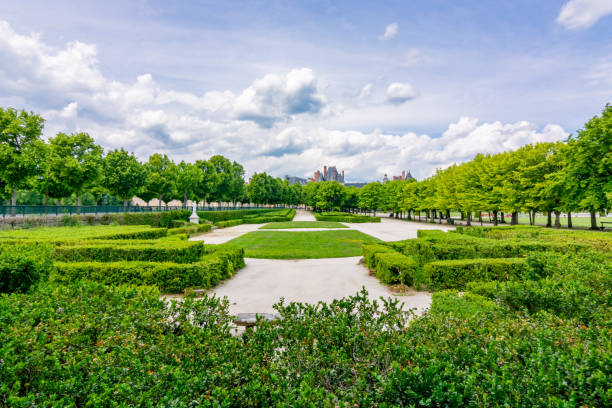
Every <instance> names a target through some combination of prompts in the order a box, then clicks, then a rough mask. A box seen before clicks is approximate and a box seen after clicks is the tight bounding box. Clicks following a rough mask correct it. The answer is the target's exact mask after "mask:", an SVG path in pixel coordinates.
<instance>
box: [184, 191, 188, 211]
mask: <svg viewBox="0 0 612 408" xmlns="http://www.w3.org/2000/svg"><path fill="white" fill-rule="evenodd" d="M183 207H185V208H187V192H186V191H185V192H184V193H183Z"/></svg>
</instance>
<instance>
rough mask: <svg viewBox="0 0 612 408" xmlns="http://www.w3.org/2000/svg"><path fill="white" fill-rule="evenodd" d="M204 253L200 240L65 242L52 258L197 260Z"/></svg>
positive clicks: (177, 261)
mask: <svg viewBox="0 0 612 408" xmlns="http://www.w3.org/2000/svg"><path fill="white" fill-rule="evenodd" d="M203 254H204V244H203V242H201V241H193V242H189V241H182V240H181V241H151V242H142V241H136V242H130V241H121V242H118V243H114V242H103V241H102V242H100V243H90V242H85V243H83V244H82V245H62V246H59V247H55V248H54V250H53V257H54V259H55V260H56V261H64V262H90V261H91V262H115V261H150V262H176V263H190V262H196V261H198V260H199V259H200V257H201V256H202V255H203Z"/></svg>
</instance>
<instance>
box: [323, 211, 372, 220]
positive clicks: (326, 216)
mask: <svg viewBox="0 0 612 408" xmlns="http://www.w3.org/2000/svg"><path fill="white" fill-rule="evenodd" d="M315 219H316V220H317V221H336V222H354V223H362V222H380V217H373V216H369V215H359V214H351V213H344V212H337V211H330V212H324V213H316V214H315Z"/></svg>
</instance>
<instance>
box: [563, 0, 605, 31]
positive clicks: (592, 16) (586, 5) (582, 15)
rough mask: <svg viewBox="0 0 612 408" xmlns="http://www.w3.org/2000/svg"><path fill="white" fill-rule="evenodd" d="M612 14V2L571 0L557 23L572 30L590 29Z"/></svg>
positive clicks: (564, 7)
mask: <svg viewBox="0 0 612 408" xmlns="http://www.w3.org/2000/svg"><path fill="white" fill-rule="evenodd" d="M611 13H612V1H610V0H570V1H568V2H567V3H566V4H565V5H564V6H563V7H562V8H561V11H560V12H559V16H558V17H557V22H558V23H559V24H561V25H563V26H564V27H565V28H568V29H570V30H578V29H581V28H588V27H590V26H592V25H593V24H595V23H596V22H597V20H599V19H600V18H602V17H605V16H607V15H608V14H611Z"/></svg>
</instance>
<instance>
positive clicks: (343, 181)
mask: <svg viewBox="0 0 612 408" xmlns="http://www.w3.org/2000/svg"><path fill="white" fill-rule="evenodd" d="M342 182H343V183H344V170H342Z"/></svg>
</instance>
